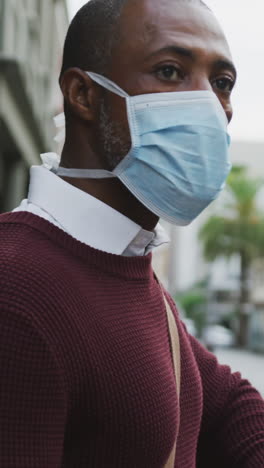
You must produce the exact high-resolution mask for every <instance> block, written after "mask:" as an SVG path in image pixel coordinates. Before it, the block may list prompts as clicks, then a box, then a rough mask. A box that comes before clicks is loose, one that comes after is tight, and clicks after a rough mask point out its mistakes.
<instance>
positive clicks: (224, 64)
mask: <svg viewBox="0 0 264 468" xmlns="http://www.w3.org/2000/svg"><path fill="white" fill-rule="evenodd" d="M161 53H172V54H177V55H182V56H183V57H187V58H189V59H191V60H195V58H196V55H195V52H193V51H192V50H190V49H187V48H185V47H181V46H177V45H170V46H166V47H163V48H162V49H159V50H156V51H155V52H153V53H152V54H150V55H148V56H147V57H146V60H148V59H150V58H152V57H155V56H156V55H159V54H161ZM214 66H215V68H226V69H228V70H230V71H231V72H232V73H233V74H234V75H235V78H237V71H236V68H235V66H234V64H233V63H232V62H231V61H230V60H226V59H219V60H216V61H215V62H214Z"/></svg>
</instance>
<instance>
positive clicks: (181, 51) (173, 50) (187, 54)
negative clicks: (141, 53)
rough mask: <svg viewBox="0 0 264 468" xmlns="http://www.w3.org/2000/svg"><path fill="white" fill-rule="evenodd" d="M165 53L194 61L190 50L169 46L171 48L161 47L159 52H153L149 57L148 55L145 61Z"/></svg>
mask: <svg viewBox="0 0 264 468" xmlns="http://www.w3.org/2000/svg"><path fill="white" fill-rule="evenodd" d="M166 52H167V53H173V54H178V55H182V56H183V57H187V58H190V59H192V60H194V58H195V54H194V53H193V52H192V50H190V49H187V48H185V47H180V46H176V45H171V46H166V47H163V48H162V49H159V50H155V52H152V54H150V55H148V56H147V57H146V60H148V59H149V58H151V57H155V55H159V54H161V53H166Z"/></svg>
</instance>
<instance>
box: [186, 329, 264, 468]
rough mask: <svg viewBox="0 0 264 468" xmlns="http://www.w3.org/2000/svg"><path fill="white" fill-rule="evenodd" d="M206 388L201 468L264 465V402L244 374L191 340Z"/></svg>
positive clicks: (238, 467) (243, 467)
mask: <svg viewBox="0 0 264 468" xmlns="http://www.w3.org/2000/svg"><path fill="white" fill-rule="evenodd" d="M190 340H191V345H192V349H193V352H194V355H195V358H196V362H197V364H198V367H199V370H200V375H201V379H202V386H203V396H204V407H203V419H202V426H201V433H200V440H199V444H198V458H197V468H207V467H208V468H209V467H210V468H211V467H212V466H214V468H217V467H219V468H220V467H223V466H226V467H232V468H260V467H263V466H264V401H263V399H262V397H261V396H260V394H259V393H258V392H257V390H255V389H254V388H253V387H252V386H251V385H250V383H249V382H248V381H247V380H243V379H242V378H241V375H240V373H238V372H237V373H234V374H232V373H231V370H230V368H229V367H228V366H223V365H220V364H219V363H218V361H217V359H216V357H215V356H214V355H213V354H212V353H210V352H208V351H207V350H206V349H205V348H204V347H203V346H202V345H201V344H200V343H199V342H198V341H197V340H196V339H195V338H193V337H190Z"/></svg>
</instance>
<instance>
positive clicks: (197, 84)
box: [191, 75, 213, 91]
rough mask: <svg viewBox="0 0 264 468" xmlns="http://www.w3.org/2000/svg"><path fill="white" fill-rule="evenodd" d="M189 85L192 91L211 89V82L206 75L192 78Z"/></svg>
mask: <svg viewBox="0 0 264 468" xmlns="http://www.w3.org/2000/svg"><path fill="white" fill-rule="evenodd" d="M191 86H192V91H213V87H212V84H211V82H210V80H209V78H208V76H206V75H201V76H199V77H195V78H193V80H192V83H191Z"/></svg>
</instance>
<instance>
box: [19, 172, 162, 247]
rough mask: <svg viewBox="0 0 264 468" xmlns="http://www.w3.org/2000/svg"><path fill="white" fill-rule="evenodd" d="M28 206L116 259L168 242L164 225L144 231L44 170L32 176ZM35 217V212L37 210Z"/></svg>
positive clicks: (75, 236)
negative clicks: (119, 256) (114, 255)
mask: <svg viewBox="0 0 264 468" xmlns="http://www.w3.org/2000/svg"><path fill="white" fill-rule="evenodd" d="M27 202H28V204H29V205H33V206H35V207H37V208H38V209H39V213H38V214H39V215H41V212H43V213H45V216H43V217H45V218H46V219H49V221H50V222H53V223H54V224H56V225H58V226H59V227H61V229H63V230H64V231H65V232H67V233H68V234H70V235H71V236H72V237H74V238H75V239H77V240H79V241H81V242H83V243H85V244H87V245H89V246H90V247H93V248H96V249H99V250H102V251H104V252H108V253H113V254H116V255H125V256H137V255H146V254H147V253H149V252H150V251H152V250H153V249H154V248H155V247H157V246H159V245H162V244H164V243H167V242H169V238H168V236H167V234H166V233H165V231H164V229H163V228H162V226H161V225H158V226H157V228H156V229H155V231H154V232H149V231H145V230H144V229H142V228H141V227H140V226H139V225H138V224H136V223H134V222H133V221H132V220H131V219H129V218H127V217H126V216H124V215H122V214H121V213H119V212H118V211H116V210H114V209H113V208H111V207H110V206H109V205H106V204H105V203H103V202H101V201H100V200H98V199H96V198H94V197H92V196H91V195H89V194H87V193H85V192H83V191H82V190H79V189H77V188H76V187H74V186H72V185H71V184H68V183H67V182H65V181H64V180H63V179H61V178H60V177H58V176H57V175H55V174H54V173H52V172H51V171H49V170H48V169H46V168H45V167H43V166H33V167H32V168H31V173H30V188H29V194H28V201H27ZM35 213H36V210H35Z"/></svg>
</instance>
